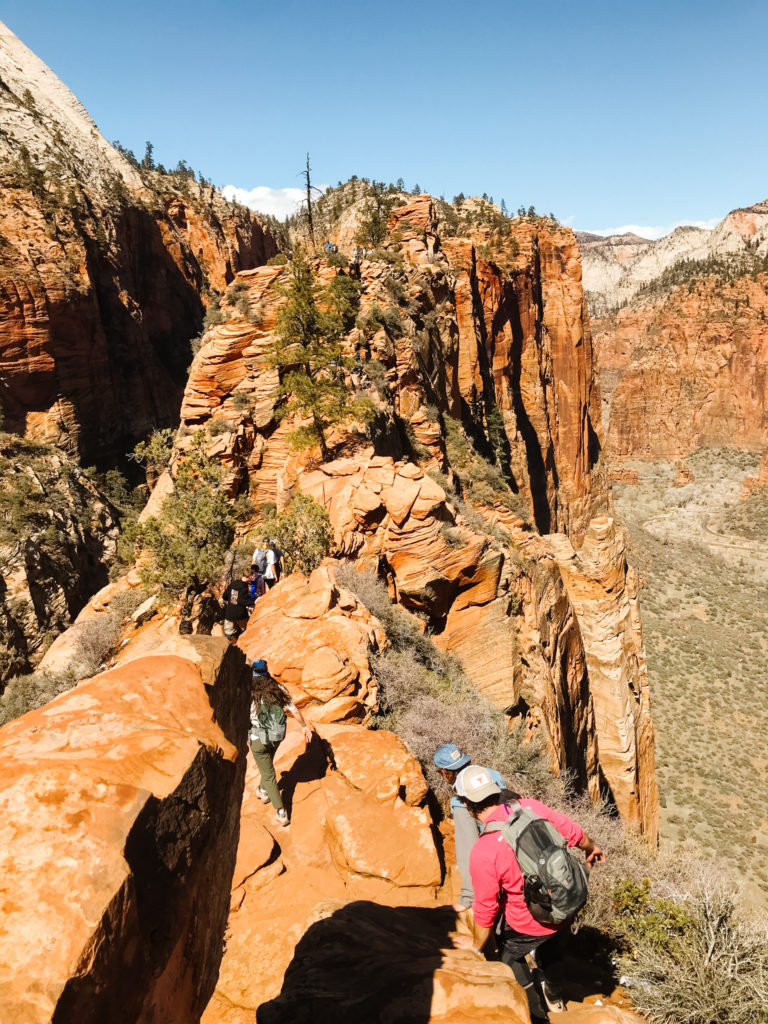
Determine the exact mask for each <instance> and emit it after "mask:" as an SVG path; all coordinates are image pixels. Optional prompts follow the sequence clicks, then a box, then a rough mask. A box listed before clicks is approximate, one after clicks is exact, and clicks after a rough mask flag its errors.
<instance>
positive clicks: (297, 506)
mask: <svg viewBox="0 0 768 1024" xmlns="http://www.w3.org/2000/svg"><path fill="white" fill-rule="evenodd" d="M259 535H260V536H265V537H269V538H271V539H272V540H274V541H275V543H276V544H277V546H278V547H279V548H280V550H281V551H282V552H283V557H284V559H285V566H286V570H287V572H303V573H304V574H305V575H309V573H311V572H312V570H313V569H316V568H317V566H318V565H319V564H320V563H321V562H322V560H323V559H324V558H325V556H326V555H327V554H328V552H329V551H330V547H331V540H332V536H333V531H332V530H331V521H330V518H329V516H328V512H327V511H326V509H325V508H324V507H323V506H322V505H320V504H318V502H316V501H315V499H314V498H311V497H310V496H309V495H307V494H297V495H296V497H295V498H294V499H293V501H291V503H290V505H289V506H288V508H287V509H286V510H285V511H284V512H275V513H274V514H273V515H272V516H270V517H269V518H267V519H266V520H265V521H264V523H263V525H262V527H261V528H260V530H259Z"/></svg>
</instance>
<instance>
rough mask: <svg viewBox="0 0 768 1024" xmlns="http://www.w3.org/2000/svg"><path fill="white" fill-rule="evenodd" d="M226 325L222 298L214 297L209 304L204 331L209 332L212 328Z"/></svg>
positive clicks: (204, 319) (204, 320)
mask: <svg viewBox="0 0 768 1024" xmlns="http://www.w3.org/2000/svg"><path fill="white" fill-rule="evenodd" d="M223 323H224V314H223V313H222V311H221V297H220V296H218V295H214V296H213V298H212V299H211V301H210V302H209V304H208V309H207V310H206V311H205V317H204V318H203V331H209V330H210V329H211V327H216V326H217V324H223Z"/></svg>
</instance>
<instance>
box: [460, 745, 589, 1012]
mask: <svg viewBox="0 0 768 1024" xmlns="http://www.w3.org/2000/svg"><path fill="white" fill-rule="evenodd" d="M456 793H457V795H458V796H459V797H460V798H461V800H462V802H463V803H464V806H465V807H466V808H467V809H468V811H469V813H470V814H471V815H472V817H473V818H474V819H475V820H476V821H477V822H479V823H480V824H481V825H482V831H481V833H480V838H479V839H478V840H477V842H476V843H475V845H474V846H473V848H472V852H471V854H470V858H469V867H470V872H471V875H472V886H473V888H474V901H473V903H472V915H473V917H474V934H473V935H472V936H469V935H458V936H456V937H455V938H454V945H455V946H457V947H458V948H464V949H473V950H474V951H475V952H476V953H482V950H483V947H484V946H485V944H486V943H487V942H488V940H489V938H490V936H491V933H492V931H493V928H494V922H495V921H496V919H497V915H498V914H499V910H500V904H501V908H502V912H503V924H502V930H501V935H500V943H499V952H500V955H501V960H502V961H503V962H504V963H505V964H507V965H508V966H509V967H511V968H512V972H513V973H514V975H515V978H516V979H517V981H518V983H519V984H520V985H522V987H523V988H524V989H525V994H526V996H527V997H528V1005H529V1007H530V1011H531V1022H532V1024H542V1022H546V1021H547V1020H548V1019H549V1018H548V1015H547V1006H549V1008H550V1009H552V1010H563V1009H565V1004H564V1002H563V1000H562V999H561V998H560V996H559V994H558V993H557V992H556V991H555V990H554V989H553V987H552V985H551V982H549V981H548V980H547V979H546V978H545V977H544V975H543V973H540V971H541V970H542V969H543V967H544V965H545V964H547V965H548V964H551V963H552V962H553V961H554V960H555V959H556V958H557V954H556V951H555V950H554V949H553V946H554V944H550V945H548V946H547V948H542V947H544V946H545V944H547V943H548V941H549V940H551V939H552V938H553V936H555V935H557V934H558V932H560V931H561V930H562V929H563V928H565V926H566V925H567V924H568V922H569V921H570V920H571V918H572V917H574V916H575V914H576V913H578V911H579V910H580V909H581V907H582V906H583V905H584V903H585V902H586V899H587V869H586V868H585V867H584V865H583V864H582V863H581V862H580V861H578V860H577V859H576V858H575V857H574V856H573V855H572V854H570V853H569V852H568V849H567V847H573V846H578V847H579V848H580V849H582V850H583V851H584V852H585V853H586V855H587V866H588V867H592V866H593V865H594V864H602V863H604V861H605V854H604V853H603V851H602V850H601V849H600V847H599V846H597V845H596V843H594V842H593V841H592V840H591V839H590V838H589V836H588V835H587V834H586V832H584V831H583V829H581V828H580V827H579V826H578V825H577V824H576V823H575V822H573V821H571V819H570V818H568V817H566V816H565V815H564V814H560V813H559V812H558V811H555V810H552V808H551V807H547V805H546V804H543V803H541V801H539V800H529V799H523V798H520V797H519V796H515V798H514V799H513V800H512V801H510V802H509V803H504V802H503V797H502V794H501V787H500V786H499V785H498V783H497V782H495V781H494V779H493V778H492V776H491V772H490V771H489V769H487V768H483V767H481V766H479V765H469V766H468V767H467V768H464V769H463V770H462V771H461V772H460V774H459V775H458V777H457V779H456ZM500 896H501V897H502V898H501V899H500ZM528 954H535V959H536V962H537V965H538V968H539V971H537V972H536V973H537V975H539V976H538V977H537V978H536V979H534V975H532V974H531V970H530V968H529V966H528V963H527V962H526V956H527V955H528ZM537 982H538V985H540V987H541V991H539V988H538V987H537Z"/></svg>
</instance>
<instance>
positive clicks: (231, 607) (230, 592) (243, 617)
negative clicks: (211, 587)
mask: <svg viewBox="0 0 768 1024" xmlns="http://www.w3.org/2000/svg"><path fill="white" fill-rule="evenodd" d="M249 582H250V573H246V574H245V575H244V576H243V577H242V579H239V580H233V581H232V582H231V583H229V584H228V585H227V589H226V590H225V591H224V597H225V600H226V604H225V605H224V636H226V637H228V638H229V642H230V643H231V644H234V643H235V642H236V641H237V638H238V637H239V636H240V634H241V633H242V632H243V630H244V629H245V627H246V625H247V623H248V600H249V597H248V589H249V586H248V585H249Z"/></svg>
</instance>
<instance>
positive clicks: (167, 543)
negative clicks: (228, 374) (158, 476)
mask: <svg viewBox="0 0 768 1024" xmlns="http://www.w3.org/2000/svg"><path fill="white" fill-rule="evenodd" d="M202 444H203V439H202V438H200V439H198V440H197V441H196V442H195V444H194V445H193V448H192V450H191V451H190V452H189V454H188V455H187V456H186V457H185V458H184V459H183V460H182V461H181V463H180V465H179V469H178V473H177V474H176V479H175V481H174V489H173V492H172V493H171V494H170V495H169V496H168V497H167V498H166V499H165V501H164V502H163V504H162V507H161V509H160V512H159V514H158V515H157V516H153V517H151V518H150V519H148V520H147V521H146V522H145V523H142V524H140V525H138V524H137V526H136V528H135V530H134V535H133V542H134V544H135V545H136V546H137V547H139V548H140V547H144V548H146V549H147V550H148V551H149V552H150V554H151V559H150V561H149V562H148V564H147V565H146V566H145V567H144V568H143V569H142V571H141V575H142V579H143V580H144V582H145V583H147V584H148V585H151V586H155V585H159V586H160V587H161V589H162V591H163V593H164V594H165V595H167V596H170V597H173V598H175V597H176V596H177V595H178V594H179V593H180V592H181V591H182V590H184V589H186V587H187V586H189V585H190V584H191V585H193V586H195V587H196V588H197V589H198V590H202V589H203V588H204V587H205V586H206V585H207V584H210V583H213V582H215V581H216V580H217V579H218V578H219V576H220V575H221V568H222V564H223V561H224V555H225V553H226V551H227V549H228V548H229V545H230V544H231V543H232V538H233V536H234V526H235V510H234V508H233V507H232V504H231V502H230V501H229V500H228V498H227V496H226V493H225V491H224V481H225V478H226V475H227V474H226V470H225V469H224V468H223V467H222V466H221V465H219V463H218V462H217V461H215V460H213V459H211V458H209V457H208V456H206V455H205V453H204V451H203V449H202Z"/></svg>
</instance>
